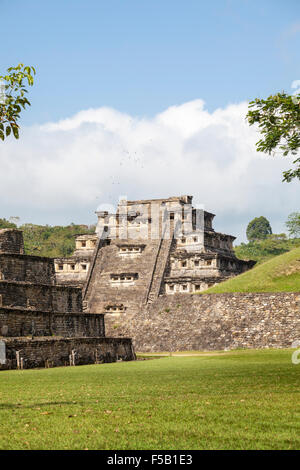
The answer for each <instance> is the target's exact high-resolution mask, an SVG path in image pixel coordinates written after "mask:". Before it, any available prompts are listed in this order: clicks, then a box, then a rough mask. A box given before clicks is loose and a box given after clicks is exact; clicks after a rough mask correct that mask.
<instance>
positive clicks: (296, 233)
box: [285, 212, 300, 238]
mask: <svg viewBox="0 0 300 470" xmlns="http://www.w3.org/2000/svg"><path fill="white" fill-rule="evenodd" d="M285 225H286V227H287V229H288V232H289V234H290V236H291V237H299V238H300V212H292V214H290V215H289V216H288V219H287V221H286V223H285Z"/></svg>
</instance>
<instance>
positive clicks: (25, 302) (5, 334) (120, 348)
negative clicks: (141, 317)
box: [0, 229, 135, 370]
mask: <svg viewBox="0 0 300 470" xmlns="http://www.w3.org/2000/svg"><path fill="white" fill-rule="evenodd" d="M95 312H97V311H96V310H95V311H94V312H91V313H84V312H83V311H82V290H81V289H80V288H77V287H70V286H63V285H61V286H58V285H57V283H56V276H55V268H54V262H53V259H50V258H42V257H38V256H27V255H25V254H24V244H23V235H22V232H20V231H18V230H14V229H4V230H0V370H1V369H14V368H31V367H52V366H59V365H79V364H90V363H100V362H112V361H116V360H121V359H122V360H132V359H134V357H135V355H134V352H133V348H132V343H131V340H130V339H129V338H107V337H106V336H105V325H104V315H103V314H98V313H95Z"/></svg>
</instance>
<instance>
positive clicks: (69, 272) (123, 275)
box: [55, 196, 255, 334]
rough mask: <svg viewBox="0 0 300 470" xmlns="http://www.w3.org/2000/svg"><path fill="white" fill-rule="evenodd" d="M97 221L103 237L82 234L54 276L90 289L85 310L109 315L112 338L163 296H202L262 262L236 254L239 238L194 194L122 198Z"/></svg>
mask: <svg viewBox="0 0 300 470" xmlns="http://www.w3.org/2000/svg"><path fill="white" fill-rule="evenodd" d="M97 216H98V225H97V228H96V234H95V235H81V236H79V237H78V238H77V240H76V251H75V252H74V255H73V256H72V257H70V258H63V259H56V260H55V271H56V279H57V283H58V284H62V285H65V286H74V285H76V286H81V287H82V288H83V305H84V310H85V311H86V312H95V311H97V312H102V313H106V314H107V315H106V326H107V328H108V329H109V332H110V334H115V331H114V328H115V327H116V325H122V321H123V319H126V321H127V322H128V319H129V318H130V316H131V315H134V314H138V312H140V311H141V310H142V309H143V308H144V307H145V306H146V305H148V304H151V303H152V302H153V301H155V300H156V299H158V297H160V296H172V295H174V294H178V293H183V294H188V293H190V294H191V293H197V292H200V291H203V290H205V289H207V288H208V287H210V286H214V285H216V284H217V283H219V282H221V281H223V280H226V279H228V278H230V277H232V276H235V275H237V274H240V273H242V272H244V271H246V270H248V269H250V268H251V267H252V266H254V264H255V262H254V261H243V260H239V259H238V258H237V257H236V256H235V254H234V251H233V245H232V244H233V241H234V240H235V237H233V236H231V235H225V234H223V233H218V232H216V231H215V230H214V229H213V226H212V222H213V218H214V217H215V216H214V214H212V213H210V212H207V211H204V210H202V209H197V208H194V207H193V206H192V196H178V197H170V198H167V199H150V200H139V201H127V200H121V201H120V202H119V205H118V208H117V211H116V213H115V214H112V213H108V212H104V211H100V212H97Z"/></svg>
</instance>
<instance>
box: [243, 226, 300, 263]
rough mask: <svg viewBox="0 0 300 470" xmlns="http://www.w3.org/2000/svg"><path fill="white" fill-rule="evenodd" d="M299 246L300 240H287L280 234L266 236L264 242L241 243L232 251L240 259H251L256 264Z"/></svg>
mask: <svg viewBox="0 0 300 470" xmlns="http://www.w3.org/2000/svg"><path fill="white" fill-rule="evenodd" d="M299 246H300V238H293V239H288V238H287V236H286V235H285V234H284V233H282V234H272V235H268V237H267V238H265V239H264V240H254V241H251V242H249V243H241V244H240V245H238V246H236V247H235V249H234V251H235V254H236V256H237V257H238V258H240V259H245V260H248V259H253V260H255V261H257V263H263V262H264V261H267V260H269V259H271V258H273V257H274V256H278V255H281V254H283V253H286V252H288V251H290V250H292V249H293V248H297V247H299Z"/></svg>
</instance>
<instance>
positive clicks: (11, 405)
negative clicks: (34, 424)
mask: <svg viewBox="0 0 300 470" xmlns="http://www.w3.org/2000/svg"><path fill="white" fill-rule="evenodd" d="M57 405H69V406H70V405H82V406H84V405H86V402H79V401H76V403H74V402H72V401H47V402H43V403H34V404H32V405H23V404H22V403H0V410H6V409H8V410H9V409H16V408H18V409H21V408H27V409H36V408H37V407H39V408H42V407H43V406H48V407H49V406H57Z"/></svg>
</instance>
